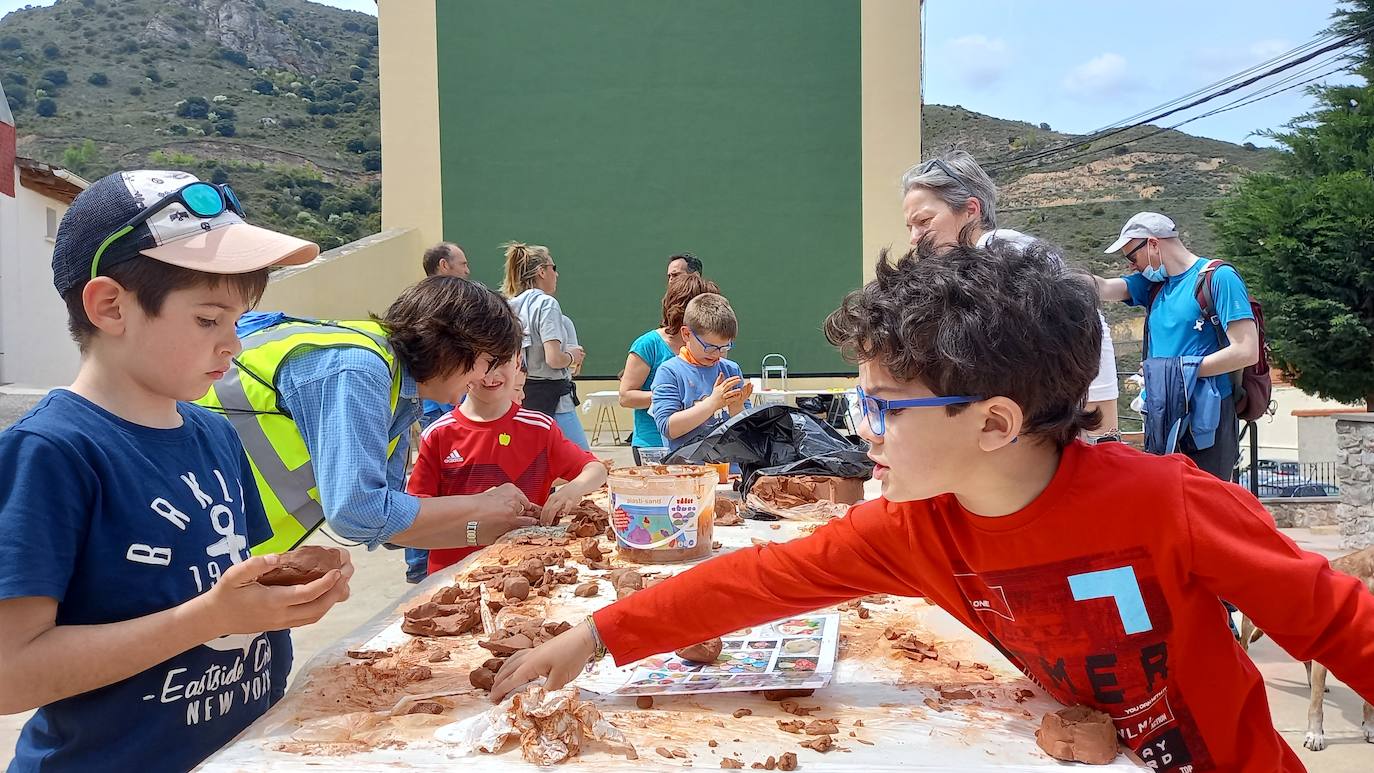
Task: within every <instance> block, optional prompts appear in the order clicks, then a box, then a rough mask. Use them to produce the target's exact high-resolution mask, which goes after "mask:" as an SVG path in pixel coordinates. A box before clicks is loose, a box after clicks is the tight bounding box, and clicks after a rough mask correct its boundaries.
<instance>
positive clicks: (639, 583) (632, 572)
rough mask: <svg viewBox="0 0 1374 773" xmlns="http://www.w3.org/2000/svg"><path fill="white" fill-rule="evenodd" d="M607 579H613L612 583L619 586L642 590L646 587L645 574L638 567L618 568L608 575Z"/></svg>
mask: <svg viewBox="0 0 1374 773" xmlns="http://www.w3.org/2000/svg"><path fill="white" fill-rule="evenodd" d="M606 579H608V580H610V581H611V585H614V586H615V587H616V588H617V589H619V588H622V587H624V588H630V589H632V590H641V589H642V588H643V587H644V575H642V574H640V573H639V571H638V570H636V569H616V570H615V571H613V572H611V573H610V574H608V575H606Z"/></svg>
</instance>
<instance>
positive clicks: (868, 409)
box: [854, 386, 983, 437]
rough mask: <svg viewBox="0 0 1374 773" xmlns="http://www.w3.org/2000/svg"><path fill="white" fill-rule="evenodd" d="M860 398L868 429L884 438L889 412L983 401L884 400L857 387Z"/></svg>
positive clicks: (937, 398)
mask: <svg viewBox="0 0 1374 773" xmlns="http://www.w3.org/2000/svg"><path fill="white" fill-rule="evenodd" d="M854 392H855V393H856V394H857V395H858V397H859V409H860V410H862V411H863V416H864V418H865V419H867V420H868V428H869V429H871V430H873V434H875V435H877V436H879V437H882V436H883V434H884V433H886V432H887V412H888V411H895V410H900V409H902V408H937V407H940V406H945V405H967V404H969V403H976V402H978V401H979V400H982V399H983V398H981V397H969V396H964V397H909V398H905V399H902V400H884V399H883V398H881V397H873V396H872V395H866V394H864V390H863V387H860V386H855V387H854Z"/></svg>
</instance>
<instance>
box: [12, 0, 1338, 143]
mask: <svg viewBox="0 0 1374 773" xmlns="http://www.w3.org/2000/svg"><path fill="white" fill-rule="evenodd" d="M51 1H52V0H43V2H39V3H37V4H39V5H50V4H51ZM849 1H850V0H835V2H849ZM774 2H783V0H774ZM28 4H29V3H28V2H21V1H20V0H0V15H3V14H5V13H8V12H9V11H12V10H14V9H15V8H21V7H23V6H25V5H28ZM327 4H328V5H333V6H337V7H340V8H348V9H350V10H355V11H363V12H365V13H371V14H375V13H376V11H377V6H376V2H375V0H329V2H327ZM1335 7H1336V2H1335V0H1150V2H1133V1H1128V0H927V2H926V10H925V30H924V32H925V45H926V51H925V89H926V90H925V99H926V101H927V102H931V103H936V104H942V105H963V106H964V107H966V108H968V109H970V110H976V111H978V112H980V113H987V114H989V115H995V116H997V117H999V118H1014V119H1018V120H1023V121H1031V122H1033V123H1041V122H1046V123H1049V124H1050V125H1051V126H1052V127H1053V128H1055V129H1058V130H1061V131H1068V132H1074V133H1083V132H1088V131H1092V130H1093V129H1097V128H1099V127H1102V126H1105V125H1107V124H1110V123H1114V122H1116V121H1117V120H1119V119H1122V118H1126V117H1127V116H1130V115H1133V114H1135V113H1138V112H1140V111H1142V110H1145V109H1147V108H1150V107H1152V106H1154V105H1158V104H1160V103H1163V102H1167V101H1169V100H1171V99H1174V98H1175V97H1179V96H1182V95H1183V94H1186V93H1188V92H1190V91H1193V90H1194V89H1198V88H1201V87H1203V86H1206V85H1208V84H1210V83H1212V82H1214V81H1217V80H1220V79H1221V78H1225V77H1227V76H1229V75H1231V74H1233V73H1236V72H1239V71H1241V70H1244V69H1246V68H1248V67H1250V66H1252V65H1255V64H1258V63H1260V62H1262V61H1264V60H1267V59H1270V58H1272V57H1274V56H1276V55H1278V54H1280V53H1283V52H1284V51H1287V50H1289V49H1292V48H1294V47H1295V46H1298V45H1301V44H1303V43H1305V42H1307V41H1308V40H1310V39H1311V38H1313V37H1315V36H1316V35H1317V34H1319V33H1320V31H1321V30H1322V29H1323V28H1325V27H1326V26H1327V24H1328V21H1329V17H1330V15H1331V12H1332V11H1333V10H1334V9H1335ZM1318 61H1320V60H1314V63H1315V62H1318ZM1325 69H1327V68H1323V69H1321V70H1317V71H1314V72H1313V74H1314V75H1315V74H1318V73H1320V72H1323V71H1324V70H1325ZM1279 77H1282V76H1279ZM1340 77H1341V76H1333V77H1332V78H1331V79H1330V81H1331V82H1335V81H1336V80H1337V79H1338V78H1340ZM1226 101H1228V99H1227V98H1224V97H1223V98H1222V99H1219V100H1216V101H1214V102H1213V103H1211V105H1210V106H1217V105H1220V104H1222V103H1224V102H1226ZM1310 106H1311V100H1310V99H1309V98H1308V97H1307V96H1306V95H1305V94H1303V92H1302V90H1301V89H1294V90H1291V91H1288V92H1285V93H1283V94H1279V95H1278V96H1275V97H1273V98H1271V99H1265V100H1262V101H1260V102H1256V103H1255V104H1253V105H1249V106H1246V107H1242V108H1240V109H1237V110H1232V111H1230V112H1227V113H1223V114H1221V115H1217V116H1214V117H1211V118H1205V119H1202V120H1200V121H1196V122H1194V123H1190V124H1188V125H1187V126H1185V127H1183V130H1184V131H1187V132H1189V133H1192V134H1201V135H1204V136H1208V137H1215V138H1217V139H1223V140H1229V141H1231V142H1244V141H1246V140H1247V139H1255V138H1251V137H1250V136H1249V135H1250V134H1251V133H1252V132H1253V131H1255V130H1257V129H1271V128H1278V127H1280V126H1282V125H1283V124H1284V123H1285V122H1286V121H1288V120H1289V119H1290V118H1292V117H1293V116H1296V115H1299V114H1301V113H1303V112H1304V111H1306V110H1307V109H1308V108H1309V107H1310ZM1197 112H1200V111H1193V112H1192V113H1182V114H1180V115H1179V116H1178V117H1177V118H1175V119H1172V120H1174V121H1177V120H1181V119H1183V118H1186V117H1188V116H1190V115H1195V114H1196V113H1197ZM1256 141H1259V142H1262V140H1258V139H1256Z"/></svg>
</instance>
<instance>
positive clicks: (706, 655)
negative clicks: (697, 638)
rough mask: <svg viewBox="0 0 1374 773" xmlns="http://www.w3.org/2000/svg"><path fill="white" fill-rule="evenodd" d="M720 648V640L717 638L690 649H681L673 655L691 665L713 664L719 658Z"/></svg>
mask: <svg viewBox="0 0 1374 773" xmlns="http://www.w3.org/2000/svg"><path fill="white" fill-rule="evenodd" d="M722 646H723V644H722V642H721V640H720V639H718V638H717V639H711V640H710V641H704V642H702V643H700V644H693V645H692V646H690V647H683V648H682V649H680V650H678V651H677V652H676V653H674V654H676V655H677V656H678V657H680V658H682V659H683V660H690V661H692V662H693V663H714V662H716V658H719V657H720V651H721V648H722Z"/></svg>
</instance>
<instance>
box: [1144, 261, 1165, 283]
mask: <svg viewBox="0 0 1374 773" xmlns="http://www.w3.org/2000/svg"><path fill="white" fill-rule="evenodd" d="M1140 275H1141V276H1143V277H1145V278H1146V279H1148V280H1150V281H1151V282H1163V281H1164V280H1165V279H1168V278H1169V273H1168V272H1167V271H1165V270H1164V266H1162V265H1160V266H1146V267H1145V268H1142V269H1140Z"/></svg>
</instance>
